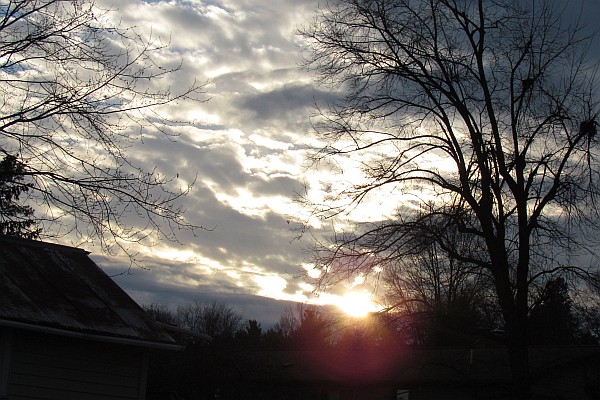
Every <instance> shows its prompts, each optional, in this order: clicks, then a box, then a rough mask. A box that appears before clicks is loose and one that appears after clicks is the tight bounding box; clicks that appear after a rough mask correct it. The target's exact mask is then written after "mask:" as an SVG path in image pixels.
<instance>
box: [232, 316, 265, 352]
mask: <svg viewBox="0 0 600 400" xmlns="http://www.w3.org/2000/svg"><path fill="white" fill-rule="evenodd" d="M235 340H236V342H237V343H238V344H239V345H240V346H242V347H245V348H258V347H262V345H263V342H264V341H263V331H262V327H261V325H260V322H258V321H257V320H255V319H249V320H248V321H246V325H245V326H244V327H243V328H242V329H240V330H239V331H238V332H237V333H236V334H235Z"/></svg>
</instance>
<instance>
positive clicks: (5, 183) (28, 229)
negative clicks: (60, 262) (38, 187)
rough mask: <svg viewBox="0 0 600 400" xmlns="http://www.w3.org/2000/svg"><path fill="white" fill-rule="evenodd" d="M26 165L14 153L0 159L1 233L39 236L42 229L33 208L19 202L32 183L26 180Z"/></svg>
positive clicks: (33, 237)
mask: <svg viewBox="0 0 600 400" xmlns="http://www.w3.org/2000/svg"><path fill="white" fill-rule="evenodd" d="M26 173H27V171H26V167H25V165H24V164H23V163H22V162H20V161H19V160H18V159H17V158H16V157H15V156H13V155H10V154H9V155H6V156H5V157H4V158H3V159H2V161H0V234H3V235H11V236H20V237H24V238H28V239H36V238H39V236H40V234H41V232H42V229H41V228H39V227H37V226H36V221H35V219H34V217H33V208H32V207H31V206H28V205H23V204H20V203H19V200H20V198H21V195H22V194H24V193H28V192H29V191H30V190H31V188H32V184H31V183H30V182H27V183H26V182H25V176H26Z"/></svg>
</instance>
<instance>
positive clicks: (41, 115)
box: [0, 0, 200, 250]
mask: <svg viewBox="0 0 600 400" xmlns="http://www.w3.org/2000/svg"><path fill="white" fill-rule="evenodd" d="M111 17H114V15H113V14H112V12H111V11H108V10H105V9H102V8H101V7H98V6H96V5H95V4H94V2H93V0H73V1H62V0H43V1H39V0H16V1H7V2H2V3H0V38H1V39H0V42H1V45H0V48H1V51H0V55H1V57H0V102H1V103H2V107H1V109H0V152H1V153H4V154H18V161H19V162H20V163H21V164H22V165H26V166H27V173H28V177H29V179H30V180H31V182H32V183H33V185H32V186H30V187H29V188H30V190H29V193H28V196H29V197H31V198H33V199H35V201H36V202H37V204H38V205H39V207H36V213H40V215H39V217H40V221H45V222H46V221H52V224H48V225H47V226H45V227H44V234H45V235H46V236H48V235H55V236H58V235H64V234H65V233H69V234H76V235H78V236H79V238H84V239H88V238H90V237H93V238H96V239H99V241H100V243H101V244H102V246H103V249H105V250H111V249H115V250H116V249H120V248H122V249H125V250H127V243H131V242H139V241H142V240H144V239H145V238H147V237H148V235H151V234H159V235H160V236H162V237H166V238H169V239H174V234H175V231H177V230H178V229H179V228H189V229H192V228H194V225H193V224H191V223H190V222H189V221H186V220H185V219H183V216H182V214H183V209H182V208H181V206H180V205H179V204H178V200H179V199H180V198H181V196H183V195H185V194H186V193H187V192H188V190H189V189H188V186H187V185H183V186H182V187H183V188H182V189H180V187H181V186H180V185H179V182H174V181H173V180H172V179H171V178H169V177H165V176H164V175H163V174H161V173H160V172H159V171H157V170H145V169H144V168H142V167H140V166H138V165H135V164H134V163H133V162H132V161H131V160H130V159H129V158H128V155H127V149H128V148H129V147H131V146H132V144H133V143H134V142H135V141H137V140H138V139H139V138H140V137H143V135H144V134H145V133H146V132H148V134H152V135H154V134H155V133H163V134H165V135H169V134H168V133H167V130H166V129H164V126H165V123H167V122H168V119H167V118H165V117H164V116H163V115H162V114H161V112H160V110H159V108H158V107H160V106H165V105H168V104H171V103H174V102H177V101H180V100H184V99H196V98H197V97H198V94H199V89H200V88H199V86H198V85H196V83H191V84H190V86H189V87H188V88H187V89H183V90H182V91H178V92H175V91H171V90H170V89H169V88H165V89H160V90H158V89H155V88H156V85H157V83H158V81H159V80H161V79H163V78H166V77H168V76H169V75H171V74H173V73H174V72H176V71H177V70H178V69H179V67H178V66H175V67H170V66H164V65H161V64H160V63H159V61H158V58H159V57H158V52H159V51H160V50H161V49H164V48H165V47H166V44H163V43H161V41H160V40H158V39H156V38H153V37H143V36H142V35H141V34H140V33H139V32H138V31H137V30H136V29H134V28H131V27H126V26H122V25H121V24H119V23H118V22H111ZM117 18H118V16H117ZM184 87H185V86H184ZM189 180H190V181H192V180H193V177H192V178H190V179H189ZM132 217H133V218H139V219H140V220H141V221H142V223H141V224H138V223H137V222H132V219H131V218H132Z"/></svg>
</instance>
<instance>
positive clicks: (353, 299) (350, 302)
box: [338, 292, 378, 318]
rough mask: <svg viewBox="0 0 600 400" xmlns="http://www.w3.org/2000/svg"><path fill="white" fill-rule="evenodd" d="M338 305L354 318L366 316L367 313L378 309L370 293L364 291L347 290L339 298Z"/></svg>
mask: <svg viewBox="0 0 600 400" xmlns="http://www.w3.org/2000/svg"><path fill="white" fill-rule="evenodd" d="M338 307H339V308H340V309H341V310H342V311H343V312H345V313H346V314H348V315H349V316H351V317H354V318H362V317H366V316H367V315H368V314H369V313H371V312H375V311H378V307H377V305H376V304H375V303H373V300H371V295H370V294H369V293H366V292H349V293H346V294H345V295H344V296H342V297H341V298H340V300H339V303H338Z"/></svg>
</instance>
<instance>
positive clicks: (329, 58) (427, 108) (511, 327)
mask: <svg viewBox="0 0 600 400" xmlns="http://www.w3.org/2000/svg"><path fill="white" fill-rule="evenodd" d="M561 4H562V3H561V2H553V1H542V2H537V1H519V0H499V1H486V0H468V1H455V0H437V1H430V0H410V1H408V0H400V1H391V0H372V1H363V0H331V1H328V2H327V4H326V5H325V6H324V7H323V8H322V10H321V11H322V12H321V13H320V15H319V16H318V17H317V18H316V20H315V22H314V23H313V24H312V25H311V26H309V27H308V28H306V29H304V30H303V31H302V32H301V34H302V35H303V38H304V39H305V40H307V41H308V42H309V46H310V47H309V48H310V51H311V54H310V55H309V56H308V61H307V64H306V66H307V67H308V68H311V69H312V70H313V71H315V72H316V73H317V74H318V77H319V78H320V83H321V84H324V85H329V87H330V88H331V90H332V91H337V93H339V94H340V100H339V101H335V102H332V103H331V104H329V105H328V107H326V108H324V109H323V112H322V113H321V115H319V117H317V118H315V127H316V129H317V132H318V134H319V135H320V138H321V139H322V140H323V141H324V142H325V144H324V146H323V148H322V150H321V151H319V152H318V153H316V154H315V157H314V161H315V163H317V164H319V165H321V164H322V163H325V162H327V161H330V165H334V166H335V165H340V166H347V165H359V166H360V167H361V168H362V170H363V177H364V178H362V179H361V178H356V179H344V180H343V182H347V184H346V185H343V184H340V185H335V186H333V189H332V190H331V191H330V192H329V193H328V195H327V196H328V197H327V198H326V199H325V200H326V201H325V202H324V204H323V202H321V201H320V202H319V203H317V204H315V203H314V202H312V203H311V201H310V199H306V200H307V202H309V206H312V209H313V213H314V214H317V215H318V216H321V217H324V218H330V219H331V218H335V217H336V216H339V215H341V214H342V213H344V212H346V211H349V210H352V209H354V208H355V207H359V206H360V205H362V203H364V202H365V201H366V200H367V199H371V198H386V199H388V201H389V200H391V199H394V198H397V199H399V200H398V201H399V203H398V205H397V210H398V212H397V214H396V215H384V216H382V217H381V220H380V221H376V220H375V221H374V220H371V221H368V222H365V223H359V224H357V225H356V226H349V228H348V229H345V230H343V231H341V232H335V235H334V236H333V237H332V238H331V239H330V240H324V242H323V243H317V249H316V251H317V252H316V258H315V260H314V264H315V266H316V268H318V269H320V270H321V271H322V275H321V283H322V286H323V287H327V286H328V285H331V284H334V283H335V282H336V281H338V280H340V279H348V276H351V275H352V274H353V273H356V274H358V273H360V274H361V275H362V276H363V277H368V276H369V274H374V273H379V271H380V268H381V267H384V266H385V265H386V264H387V265H389V264H390V262H389V261H390V260H398V259H402V258H403V257H405V256H406V255H411V254H418V253H419V252H420V251H421V249H422V246H423V241H422V238H430V240H433V241H435V242H436V243H437V244H438V245H439V246H440V249H442V250H443V251H445V252H446V253H447V255H448V256H449V257H450V258H452V259H455V260H459V261H461V262H464V263H466V264H471V265H472V266H473V271H474V272H475V273H480V274H486V275H489V276H490V277H491V278H492V282H493V287H494V290H495V292H496V298H497V301H498V306H499V309H500V310H501V312H502V317H503V322H504V329H505V331H506V338H507V344H508V355H509V360H510V368H511V372H512V377H513V386H512V387H513V390H514V397H516V398H526V397H528V395H529V367H528V350H527V340H528V336H527V322H528V312H529V299H530V295H531V288H532V287H534V286H532V285H535V283H536V282H538V283H539V282H543V281H545V280H547V279H548V276H552V277H555V276H558V275H560V274H561V273H567V272H568V273H569V274H571V276H573V275H577V276H579V278H582V279H593V278H594V277H595V275H594V274H593V267H594V264H591V267H590V268H583V267H579V266H574V265H573V263H572V262H571V260H570V259H569V258H570V257H574V255H580V256H582V255H590V254H591V255H595V252H594V246H593V245H592V246H590V245H589V244H595V243H596V242H597V239H598V235H596V234H595V232H597V229H598V223H599V222H600V215H598V209H597V207H596V204H598V201H599V200H600V199H598V195H599V194H600V191H599V187H598V182H599V180H598V173H599V172H600V171H598V168H597V167H598V165H599V164H598V161H599V160H598V155H599V154H600V153H598V151H597V150H598V145H597V135H596V126H597V115H598V104H597V88H596V81H595V76H594V64H593V63H588V60H587V59H586V53H585V52H586V50H587V45H588V43H589V41H587V40H586V39H587V38H586V37H584V36H583V32H582V29H581V26H579V25H577V24H576V23H575V24H568V23H565V22H564V21H563V20H562V16H563V15H564V14H563V13H561V10H560V9H557V7H560V6H561ZM353 161H354V164H352V162H353ZM338 186H339V187H340V189H339V190H337V189H336V187H338ZM432 199H434V200H432ZM339 226H348V225H339ZM448 232H459V233H460V234H461V235H464V237H465V238H464V239H463V241H464V242H468V241H472V242H473V243H477V244H478V245H480V246H481V251H478V252H467V253H463V252H459V251H456V250H457V249H456V248H452V247H451V246H446V245H445V244H446V243H447V234H448ZM592 232H594V233H592ZM565 254H567V256H566V257H565V256H564V255H565Z"/></svg>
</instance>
